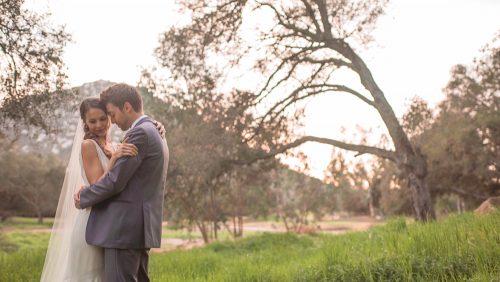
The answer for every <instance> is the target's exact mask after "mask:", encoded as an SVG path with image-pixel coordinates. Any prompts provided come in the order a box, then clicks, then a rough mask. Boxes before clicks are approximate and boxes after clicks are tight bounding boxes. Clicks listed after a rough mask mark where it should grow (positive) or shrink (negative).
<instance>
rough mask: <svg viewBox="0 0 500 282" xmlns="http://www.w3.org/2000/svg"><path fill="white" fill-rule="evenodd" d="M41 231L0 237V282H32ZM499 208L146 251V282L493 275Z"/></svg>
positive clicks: (497, 273) (39, 259) (498, 265)
mask: <svg viewBox="0 0 500 282" xmlns="http://www.w3.org/2000/svg"><path fill="white" fill-rule="evenodd" d="M47 242H48V234H37V233H21V232H9V233H7V234H3V235H0V270H1V271H0V281H38V279H39V276H40V272H41V270H42V267H43V260H44V255H45V248H46V244H47ZM499 258H500V213H499V212H497V213H494V214H490V215H487V216H477V215H474V214H463V215H459V216H451V217H450V218H448V219H445V220H440V221H438V222H434V223H430V224H419V223H412V224H408V223H407V222H406V221H405V219H403V218H399V219H394V220H392V221H389V222H388V223H387V224H386V225H384V226H379V227H375V228H373V229H371V230H369V231H366V232H353V233H349V234H345V235H336V236H335V235H324V234H323V235H315V236H307V235H301V236H298V235H294V234H286V233H284V234H267V233H266V234H262V235H254V236H250V237H248V238H245V239H242V240H238V241H236V242H233V241H224V242H218V243H213V244H210V245H208V246H206V247H202V248H197V249H193V250H189V251H172V252H167V253H163V254H152V255H151V261H150V276H151V278H152V281H500V279H499V278H500V259H499Z"/></svg>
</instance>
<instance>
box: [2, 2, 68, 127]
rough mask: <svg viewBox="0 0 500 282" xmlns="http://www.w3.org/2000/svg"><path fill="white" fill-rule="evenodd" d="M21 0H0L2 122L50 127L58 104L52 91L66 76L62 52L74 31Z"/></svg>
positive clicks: (4, 123)
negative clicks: (70, 31) (65, 29)
mask: <svg viewBox="0 0 500 282" xmlns="http://www.w3.org/2000/svg"><path fill="white" fill-rule="evenodd" d="M23 3H24V1H23V0H0V68H1V73H0V124H2V125H6V123H8V122H9V121H10V123H18V122H23V123H25V124H28V125H35V126H38V127H42V128H44V129H48V128H49V120H50V118H51V117H52V116H53V113H54V109H56V107H57V106H58V105H59V101H58V100H57V98H58V97H57V96H58V95H54V93H57V92H58V91H60V90H62V87H63V85H64V80H65V78H66V75H65V73H64V65H63V61H62V53H63V48H64V46H65V45H66V43H67V42H68V41H69V40H70V36H69V35H68V34H67V33H66V32H65V31H64V29H63V28H62V27H57V26H52V25H51V24H50V23H49V21H48V15H38V14H36V13H33V12H30V11H28V10H26V9H25V8H23V7H22V6H23ZM53 99H54V100H53ZM49 113H50V114H49Z"/></svg>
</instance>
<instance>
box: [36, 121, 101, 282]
mask: <svg viewBox="0 0 500 282" xmlns="http://www.w3.org/2000/svg"><path fill="white" fill-rule="evenodd" d="M81 128H82V124H81V122H80V123H79V124H78V128H77V130H76V133H75V138H74V140H73V149H72V151H71V157H70V161H69V163H68V167H67V169H66V175H65V178H64V184H63V187H62V190H61V195H60V197H59V203H58V205H57V212H56V217H55V220H54V225H53V227H52V233H51V237H50V241H49V247H48V249H47V255H46V257H45V264H44V267H43V271H42V277H41V280H40V281H43V282H59V281H64V282H103V281H104V253H103V250H102V249H101V248H98V247H94V246H91V245H88V244H87V243H86V241H85V230H86V227H87V220H88V218H89V215H90V208H88V209H84V210H79V209H77V208H76V207H75V206H74V203H73V195H74V193H75V192H76V191H77V190H78V189H80V187H81V186H82V185H85V186H88V185H89V182H88V180H87V177H86V175H85V171H84V170H83V165H82V156H81V143H82V141H83V129H82V130H80V129H81ZM92 141H93V140H92ZM93 142H94V145H95V147H96V150H97V155H98V156H99V160H100V162H101V165H102V167H103V169H104V170H106V168H107V166H108V163H109V160H108V158H107V157H106V155H105V154H104V152H103V151H102V149H101V148H100V147H99V146H98V145H97V143H96V142H95V141H93Z"/></svg>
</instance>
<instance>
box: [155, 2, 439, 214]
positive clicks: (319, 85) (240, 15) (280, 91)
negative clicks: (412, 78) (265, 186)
mask: <svg viewBox="0 0 500 282" xmlns="http://www.w3.org/2000/svg"><path fill="white" fill-rule="evenodd" d="M179 2H180V4H181V5H182V7H183V9H184V11H185V12H186V13H189V14H190V15H191V16H192V19H191V22H190V23H189V24H188V25H186V26H183V27H174V28H172V29H170V30H169V31H167V32H166V33H165V34H164V37H163V39H162V42H161V44H162V47H161V50H162V52H160V54H159V61H160V63H162V64H163V65H162V66H165V67H167V68H168V69H169V70H170V71H172V72H173V73H183V74H189V75H190V76H192V78H193V83H194V84H196V83H197V82H200V86H199V87H198V88H200V89H202V88H203V86H204V84H203V81H204V80H203V79H202V78H203V75H204V74H205V72H193V70H194V69H195V68H194V67H193V66H199V65H206V64H209V63H211V62H212V64H214V65H218V66H222V67H226V70H225V72H224V71H223V70H221V71H220V72H219V73H221V74H222V75H223V74H224V73H225V74H228V73H232V71H228V69H230V70H234V71H236V72H238V70H240V72H241V68H245V65H248V64H249V63H248V61H251V62H254V65H255V72H254V74H255V76H256V77H259V78H260V81H261V83H258V84H257V85H255V87H254V88H253V89H252V92H254V94H255V96H254V99H253V104H254V105H255V106H256V108H255V111H256V112H257V114H258V115H259V118H257V119H256V121H255V123H253V124H252V126H250V127H249V128H247V135H246V141H247V142H249V144H252V142H253V141H254V139H255V138H262V137H261V136H262V135H261V131H262V130H269V129H274V130H275V131H278V132H281V131H280V130H282V129H283V128H286V127H287V126H286V123H287V121H288V120H289V119H296V118H297V117H300V111H299V112H298V114H297V112H293V111H291V109H292V107H293V106H296V107H299V109H300V105H301V103H303V102H304V101H306V100H307V99H309V98H312V97H314V96H316V95H320V94H330V93H334V92H343V93H347V94H349V95H352V96H353V97H356V98H358V99H359V100H360V101H361V102H363V103H364V104H365V105H368V106H370V107H372V108H373V109H375V110H376V111H377V112H378V113H379V114H380V117H381V118H382V120H383V122H384V124H385V126H386V128H387V130H388V132H389V136H390V137H391V142H392V145H393V146H394V150H390V149H385V148H378V147H373V146H368V145H365V144H350V143H346V142H342V141H339V140H332V139H328V138H321V137H316V136H304V137H300V138H297V139H296V140H295V141H293V142H288V141H289V140H290V135H287V134H286V133H289V131H286V130H285V131H282V133H284V134H280V135H278V136H279V137H277V138H276V137H275V138H271V139H265V138H264V139H261V140H264V141H267V143H264V145H265V146H264V148H266V147H267V150H268V153H267V154H263V155H262V156H260V157H261V158H264V157H270V156H274V155H276V154H278V153H282V152H284V151H286V150H287V149H289V148H292V147H296V146H298V145H300V144H302V143H304V142H309V141H313V142H320V143H324V144H330V145H333V146H337V147H339V148H342V149H346V150H351V151H356V152H358V153H359V154H374V155H376V156H379V157H381V158H385V159H388V160H391V161H393V162H395V163H396V164H397V166H398V167H399V169H400V170H401V171H402V172H403V173H404V175H405V177H406V179H407V182H408V184H409V185H408V187H409V189H410V192H411V195H412V199H413V207H414V210H415V216H416V218H418V219H419V220H427V219H428V218H434V217H435V215H434V211H433V207H432V202H431V198H430V193H429V189H428V186H427V183H426V181H425V177H426V174H427V165H426V161H425V158H424V156H423V155H422V154H421V153H420V152H419V151H418V150H417V149H416V147H415V146H414V144H412V143H411V142H410V140H409V138H408V136H407V135H406V133H405V132H404V130H403V128H402V126H401V124H400V123H399V121H398V119H397V118H396V116H395V114H394V111H393V110H392V108H391V106H390V104H389V103H388V101H387V100H386V98H385V96H384V93H383V91H382V90H381V89H380V87H379V86H378V85H377V83H376V82H375V79H374V78H373V76H372V74H371V72H370V70H369V68H368V67H367V65H366V64H365V62H364V61H363V60H362V58H361V57H360V56H359V55H358V51H356V50H359V49H360V48H362V47H363V46H365V45H366V43H368V42H370V40H371V37H370V31H371V30H373V28H374V27H375V22H376V20H377V18H378V17H379V16H380V15H381V14H382V13H383V10H384V7H385V4H386V1H368V2H367V1H325V0H301V1H298V0H297V1H287V2H280V1H241V0H219V1H201V2H200V1H194V0H183V1H179ZM252 17H253V18H255V17H258V18H261V19H267V18H269V19H272V23H271V24H269V25H268V24H266V21H264V20H262V21H259V22H258V23H257V22H256V21H251V20H250V19H251V18H252ZM245 23H248V24H249V26H251V28H249V26H245V27H246V28H245V29H243V28H242V26H243V25H244V24H245ZM252 29H256V30H258V31H260V36H252V35H248V32H249V30H252ZM185 38H188V39H185ZM248 38H251V39H248ZM246 39H248V40H246ZM193 54H196V55H193ZM181 61H182V63H179V62H181ZM214 62H215V63H214ZM222 67H220V68H222ZM222 69H223V68H222ZM338 71H348V72H351V73H352V74H353V75H355V76H357V77H358V78H359V80H360V82H361V85H362V87H361V88H362V89H360V90H356V89H355V87H354V86H352V87H350V86H346V85H344V84H343V83H342V82H341V81H338V80H337V76H336V74H337V72H338ZM226 77H228V76H226ZM174 78H175V76H174ZM195 88H196V87H195ZM189 93H190V94H191V92H189ZM364 93H366V94H368V95H366V96H365V95H364ZM191 95H194V94H191ZM302 105H303V104H302ZM261 143H262V142H261ZM261 143H259V144H261ZM272 148H274V149H272Z"/></svg>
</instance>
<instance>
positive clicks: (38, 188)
mask: <svg viewBox="0 0 500 282" xmlns="http://www.w3.org/2000/svg"><path fill="white" fill-rule="evenodd" d="M0 179H2V183H1V184H0V195H2V196H3V197H2V198H4V197H5V198H6V200H4V201H2V202H0V217H2V218H3V219H5V218H6V217H8V216H9V215H12V214H17V215H32V216H33V215H34V216H38V217H39V219H40V220H43V216H44V215H50V216H53V215H54V213H55V209H56V206H57V201H58V199H59V191H60V189H61V185H62V182H63V179H64V167H63V165H62V163H61V161H60V160H59V159H57V158H56V157H55V156H52V155H41V154H35V153H23V152H21V151H19V150H17V151H16V150H10V151H4V152H1V153H0Z"/></svg>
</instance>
